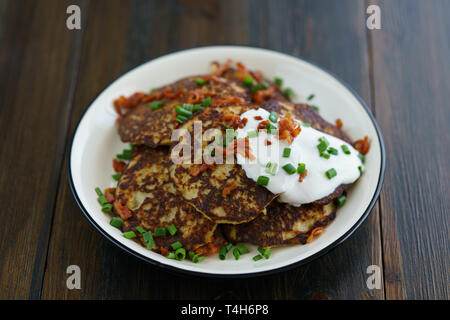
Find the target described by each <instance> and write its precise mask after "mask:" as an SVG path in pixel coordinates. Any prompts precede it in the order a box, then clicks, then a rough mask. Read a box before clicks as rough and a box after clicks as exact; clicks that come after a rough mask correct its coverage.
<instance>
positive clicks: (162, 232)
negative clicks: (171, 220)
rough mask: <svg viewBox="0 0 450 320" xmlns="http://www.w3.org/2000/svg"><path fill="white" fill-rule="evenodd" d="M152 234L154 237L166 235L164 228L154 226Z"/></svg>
mask: <svg viewBox="0 0 450 320" xmlns="http://www.w3.org/2000/svg"><path fill="white" fill-rule="evenodd" d="M153 235H154V236H155V237H165V236H166V228H155V231H154V232H153Z"/></svg>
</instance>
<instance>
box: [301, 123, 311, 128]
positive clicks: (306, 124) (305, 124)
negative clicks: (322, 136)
mask: <svg viewBox="0 0 450 320" xmlns="http://www.w3.org/2000/svg"><path fill="white" fill-rule="evenodd" d="M302 126H303V127H305V128H309V127H311V125H310V124H309V123H306V122H302Z"/></svg>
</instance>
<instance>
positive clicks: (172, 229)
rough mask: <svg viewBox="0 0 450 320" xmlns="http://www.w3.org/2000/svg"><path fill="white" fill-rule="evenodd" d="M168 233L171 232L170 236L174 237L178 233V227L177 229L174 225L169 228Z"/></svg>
mask: <svg viewBox="0 0 450 320" xmlns="http://www.w3.org/2000/svg"><path fill="white" fill-rule="evenodd" d="M167 231H169V233H170V235H171V236H173V235H175V233H177V227H175V225H174V224H171V225H170V226H168V227H167Z"/></svg>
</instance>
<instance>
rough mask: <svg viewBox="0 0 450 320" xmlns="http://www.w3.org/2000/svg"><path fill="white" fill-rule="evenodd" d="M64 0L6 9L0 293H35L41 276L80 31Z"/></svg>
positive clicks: (0, 96) (1, 76)
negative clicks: (69, 23) (70, 26)
mask: <svg viewBox="0 0 450 320" xmlns="http://www.w3.org/2000/svg"><path fill="white" fill-rule="evenodd" d="M68 3H69V1H58V0H55V1H47V2H45V3H44V2H42V1H11V2H10V3H9V8H8V12H7V21H6V25H5V29H4V35H3V40H2V46H1V48H0V83H1V84H2V85H1V87H0V105H1V108H0V128H2V130H1V132H0V139H1V141H7V143H2V144H0V163H1V164H2V170H1V171H0V202H1V203H2V210H0V219H1V220H2V221H8V223H7V224H5V223H2V224H1V225H0V252H1V256H2V263H1V267H0V287H1V288H2V290H0V298H3V299H5V298H8V299H19V298H20V299H24V298H28V297H30V298H37V297H38V296H39V291H40V287H41V282H42V278H43V271H44V263H45V256H46V254H47V248H48V239H49V235H50V227H51V221H52V216H53V206H54V202H55V198H56V193H57V186H58V180H59V175H60V169H61V165H62V159H61V155H62V153H63V150H64V146H65V134H66V130H67V124H68V119H69V118H68V115H69V112H68V111H69V109H68V104H69V101H70V99H71V88H72V86H73V84H74V81H73V80H74V79H73V77H72V75H73V72H74V71H75V69H74V67H76V59H75V57H76V51H77V39H79V37H80V33H78V32H69V30H67V28H66V25H65V19H66V8H67V6H68V5H69V4H68ZM70 3H71V4H72V3H77V2H76V1H70ZM58 23H59V26H58Z"/></svg>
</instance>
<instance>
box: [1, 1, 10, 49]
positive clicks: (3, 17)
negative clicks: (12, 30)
mask: <svg viewBox="0 0 450 320" xmlns="http://www.w3.org/2000/svg"><path fill="white" fill-rule="evenodd" d="M8 5H9V0H4V1H1V2H0V45H1V43H2V40H3V33H4V32H5V25H6V14H7V12H8Z"/></svg>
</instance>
